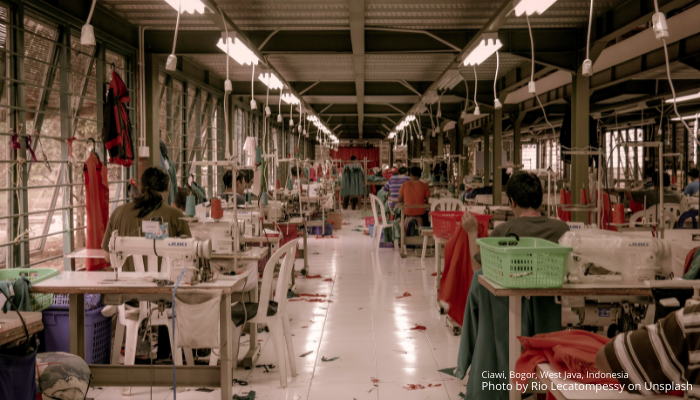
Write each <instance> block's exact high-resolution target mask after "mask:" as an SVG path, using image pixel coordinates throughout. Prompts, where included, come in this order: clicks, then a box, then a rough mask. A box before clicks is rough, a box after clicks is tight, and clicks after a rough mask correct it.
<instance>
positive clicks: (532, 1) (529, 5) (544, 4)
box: [515, 0, 557, 17]
mask: <svg viewBox="0 0 700 400" xmlns="http://www.w3.org/2000/svg"><path fill="white" fill-rule="evenodd" d="M556 1H557V0H520V1H519V2H518V4H516V5H515V15H516V16H518V17H519V16H521V15H523V13H525V14H527V15H532V14H535V13H537V14H540V15H542V13H544V12H545V11H547V9H548V8H549V7H550V6H551V5H552V4H554V3H555V2H556Z"/></svg>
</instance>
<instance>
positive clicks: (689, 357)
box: [595, 304, 700, 399]
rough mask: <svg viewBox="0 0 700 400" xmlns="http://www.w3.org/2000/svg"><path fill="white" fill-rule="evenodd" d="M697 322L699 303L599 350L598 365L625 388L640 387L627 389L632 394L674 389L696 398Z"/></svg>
mask: <svg viewBox="0 0 700 400" xmlns="http://www.w3.org/2000/svg"><path fill="white" fill-rule="evenodd" d="M697 321H700V304H696V305H691V306H687V307H685V308H682V309H680V310H678V311H675V312H673V313H671V314H669V315H668V316H666V317H665V318H662V319H660V320H659V321H658V322H657V323H655V324H653V325H649V326H642V327H641V328H639V329H637V330H634V331H631V332H625V333H621V334H619V335H617V336H615V337H614V338H613V339H612V340H611V341H610V342H608V343H607V344H606V345H605V346H603V347H601V348H600V350H599V351H598V353H597V354H596V359H595V366H596V367H598V369H599V370H600V371H601V372H603V373H606V374H610V373H613V374H616V377H617V379H618V380H619V381H620V384H622V385H624V387H625V389H629V388H634V387H635V385H639V388H640V389H641V390H628V391H630V392H632V393H640V394H642V395H651V394H660V392H661V393H664V392H666V391H669V390H668V388H671V386H673V387H672V390H678V391H681V392H684V394H686V395H689V396H688V397H685V398H692V399H697V398H698V394H699V393H700V389H698V387H700V379H699V375H698V374H697V367H698V359H697V356H696V354H698V352H700V341H698V340H697V337H696V335H697V326H698V322H697ZM688 384H690V385H692V386H691V387H688ZM652 385H662V386H661V387H662V388H664V389H662V390H659V389H658V388H659V386H657V389H656V390H649V389H650V386H652ZM669 385H670V386H669ZM676 385H678V386H676ZM679 398H684V397H679Z"/></svg>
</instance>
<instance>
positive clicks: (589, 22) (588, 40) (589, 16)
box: [586, 0, 593, 60]
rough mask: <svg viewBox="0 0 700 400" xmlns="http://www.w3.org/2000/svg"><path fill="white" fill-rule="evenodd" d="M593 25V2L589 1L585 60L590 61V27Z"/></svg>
mask: <svg viewBox="0 0 700 400" xmlns="http://www.w3.org/2000/svg"><path fill="white" fill-rule="evenodd" d="M592 24H593V0H591V12H590V14H589V15H588V38H587V39H586V60H588V59H590V58H591V57H590V54H589V52H590V49H591V25H592Z"/></svg>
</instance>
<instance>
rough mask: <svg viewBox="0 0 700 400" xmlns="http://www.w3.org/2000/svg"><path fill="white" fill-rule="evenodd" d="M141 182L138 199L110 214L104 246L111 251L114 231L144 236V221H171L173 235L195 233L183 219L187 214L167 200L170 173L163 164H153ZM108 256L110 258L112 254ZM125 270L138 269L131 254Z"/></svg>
mask: <svg viewBox="0 0 700 400" xmlns="http://www.w3.org/2000/svg"><path fill="white" fill-rule="evenodd" d="M140 182H141V187H140V188H139V189H140V193H139V195H138V196H137V197H135V198H134V201H133V202H130V203H126V204H122V205H121V206H119V207H117V208H116V209H114V211H113V212H112V215H111V216H110V217H109V221H108V222H107V228H106V229H105V235H104V238H103V239H102V249H103V250H105V251H109V240H110V238H111V237H112V232H114V231H116V232H117V234H118V235H119V236H143V234H142V231H141V221H156V220H158V221H160V223H161V224H165V223H167V224H168V236H169V237H180V236H186V237H190V236H192V234H191V233H190V227H189V225H187V222H186V221H184V220H182V219H181V218H184V217H185V214H183V213H182V211H180V210H178V209H177V208H175V207H172V206H169V205H168V204H167V201H168V196H169V195H170V176H169V175H168V173H167V172H165V170H164V169H162V168H160V167H150V168H147V169H146V170H145V171H144V172H143V174H142V175H141V180H140ZM105 258H106V259H107V261H109V255H107V256H105ZM146 262H147V260H144V263H146ZM159 262H160V260H159ZM146 268H148V266H147V265H146ZM123 271H134V262H133V260H132V258H131V257H129V258H128V259H127V260H126V262H125V263H124V267H123ZM149 272H150V271H149Z"/></svg>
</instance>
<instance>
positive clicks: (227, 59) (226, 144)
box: [216, 6, 231, 161]
mask: <svg viewBox="0 0 700 400" xmlns="http://www.w3.org/2000/svg"><path fill="white" fill-rule="evenodd" d="M216 8H218V9H219V13H220V14H221V19H222V20H223V21H226V19H225V18H224V12H223V11H221V8H220V7H219V6H216ZM224 31H225V32H226V80H227V81H229V80H230V79H229V67H228V65H229V64H228V62H229V58H231V57H229V56H228V52H229V40H228V24H226V22H224ZM224 127H225V129H226V130H225V131H224V132H226V134H225V135H224V136H225V137H226V143H225V146H226V151H225V153H224V157H226V161H230V160H231V151H230V149H229V148H230V147H231V143H230V142H229V138H228V137H229V135H228V93H226V90H225V88H224Z"/></svg>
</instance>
